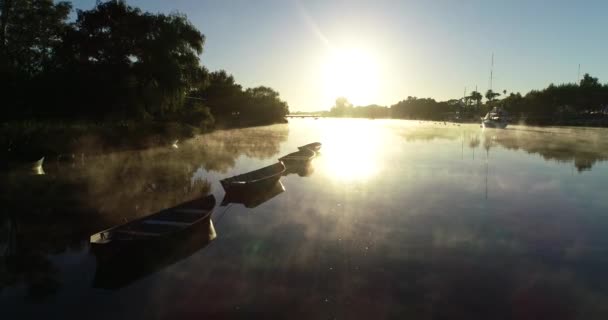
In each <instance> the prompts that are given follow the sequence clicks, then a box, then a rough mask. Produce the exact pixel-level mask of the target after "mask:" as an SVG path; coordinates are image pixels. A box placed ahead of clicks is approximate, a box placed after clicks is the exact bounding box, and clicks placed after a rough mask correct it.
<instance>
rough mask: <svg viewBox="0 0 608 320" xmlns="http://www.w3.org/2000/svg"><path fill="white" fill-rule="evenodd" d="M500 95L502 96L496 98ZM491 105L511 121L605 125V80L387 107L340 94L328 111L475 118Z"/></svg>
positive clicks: (356, 114) (368, 115)
mask: <svg viewBox="0 0 608 320" xmlns="http://www.w3.org/2000/svg"><path fill="white" fill-rule="evenodd" d="M500 96H504V98H503V99H499V97H500ZM484 97H485V101H484ZM493 107H501V108H503V109H505V110H506V111H507V112H508V113H509V114H510V115H511V116H512V118H513V121H522V122H526V123H531V124H594V122H593V121H595V120H599V122H598V123H599V124H606V125H608V123H606V118H608V84H601V83H600V82H599V80H598V79H597V78H594V77H592V76H590V75H589V74H585V75H584V77H583V78H582V79H581V81H580V82H579V83H578V84H576V83H568V84H561V85H557V86H556V85H554V84H550V85H549V86H548V87H547V88H545V89H542V90H532V91H530V92H528V93H527V94H525V95H521V94H520V93H509V94H507V91H506V90H503V91H502V93H499V92H494V91H492V90H488V91H487V92H486V93H485V95H482V94H481V93H480V92H478V91H473V92H471V93H470V94H469V95H468V96H466V97H464V98H461V99H451V100H447V101H436V100H435V99H432V98H417V97H407V99H405V100H402V101H399V102H397V103H396V104H394V105H392V106H391V107H390V108H386V107H380V106H377V105H370V106H367V107H354V106H353V105H352V104H351V103H349V102H348V100H347V99H346V98H344V97H340V98H338V99H337V100H336V103H335V105H334V106H333V107H332V108H331V110H330V112H329V113H328V115H329V116H335V117H366V118H374V117H377V118H381V117H391V118H397V119H417V120H434V121H443V120H474V121H477V120H478V119H479V117H480V116H483V115H484V114H485V113H487V112H488V111H489V110H490V109H492V108H493ZM577 121H578V122H577ZM602 121H603V122H602Z"/></svg>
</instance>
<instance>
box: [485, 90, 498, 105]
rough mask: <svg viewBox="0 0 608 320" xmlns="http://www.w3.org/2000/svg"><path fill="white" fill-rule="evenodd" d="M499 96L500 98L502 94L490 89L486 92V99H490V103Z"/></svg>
mask: <svg viewBox="0 0 608 320" xmlns="http://www.w3.org/2000/svg"><path fill="white" fill-rule="evenodd" d="M498 96H500V93H498V92H494V91H492V89H488V91H486V99H488V102H490V103H491V102H492V101H494V99H496V97H498Z"/></svg>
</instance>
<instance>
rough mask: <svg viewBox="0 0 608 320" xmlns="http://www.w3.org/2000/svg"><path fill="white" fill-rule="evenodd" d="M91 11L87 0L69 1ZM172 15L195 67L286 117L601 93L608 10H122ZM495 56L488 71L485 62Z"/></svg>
mask: <svg viewBox="0 0 608 320" xmlns="http://www.w3.org/2000/svg"><path fill="white" fill-rule="evenodd" d="M72 3H73V5H74V8H76V9H91V8H93V7H94V5H95V0H76V1H72ZM127 3H128V4H129V5H132V6H137V7H139V8H141V9H142V10H144V11H149V12H163V13H171V12H175V11H177V12H180V13H183V14H186V15H187V17H188V19H189V20H190V21H191V22H192V23H193V24H194V25H195V26H196V27H197V28H198V29H199V30H200V31H201V32H202V33H203V34H204V35H205V37H206V41H205V46H204V52H203V54H202V55H201V63H202V64H203V65H204V66H205V67H207V68H208V69H209V70H211V71H213V70H220V69H224V70H226V71H227V72H229V73H231V74H233V75H234V77H235V78H236V80H237V82H239V83H240V84H242V85H243V87H245V88H247V87H255V86H260V85H265V86H270V87H272V88H274V89H275V90H277V91H278V92H279V93H280V95H281V98H282V99H283V100H285V101H287V102H288V104H289V106H290V110H291V111H317V110H327V109H329V108H331V107H332V106H333V104H334V102H335V99H336V98H337V97H339V96H345V97H346V98H347V99H349V101H350V102H351V103H353V104H354V105H368V104H379V105H385V106H390V105H392V104H395V103H397V102H398V101H400V100H403V99H406V98H407V97H408V96H416V97H431V98H435V99H437V100H448V99H452V98H460V97H462V96H463V95H464V92H465V89H466V91H467V92H469V93H470V91H472V90H475V88H477V90H478V91H480V92H482V93H485V91H486V90H487V89H489V88H490V71H491V70H492V73H493V76H492V89H494V91H499V92H502V91H503V90H506V91H507V92H521V93H522V94H524V93H526V92H528V91H530V90H532V89H541V88H544V87H546V86H547V85H549V84H550V83H555V84H560V83H568V82H576V81H577V80H578V77H579V71H578V70H579V64H580V77H582V75H583V74H584V73H590V74H591V75H592V76H594V77H598V78H599V79H600V82H602V83H606V82H608V63H606V62H607V57H608V41H607V40H608V19H606V18H605V15H606V13H607V12H608V1H561V0H552V1H549V0H547V1H540V0H527V1H525V0H524V1H520V0H513V1H490V0H485V1H481V0H480V1H472V0H463V1H456V0H454V1H408V0H403V1H382V0H375V1H329V0H326V1H323V0H318V1H305V0H256V1H247V0H243V1H241V0H225V1H220V0H217V1H215V0H213V1H202V0H173V1H166V0H130V1H127ZM492 55H493V56H494V64H493V67H492V63H491V59H492Z"/></svg>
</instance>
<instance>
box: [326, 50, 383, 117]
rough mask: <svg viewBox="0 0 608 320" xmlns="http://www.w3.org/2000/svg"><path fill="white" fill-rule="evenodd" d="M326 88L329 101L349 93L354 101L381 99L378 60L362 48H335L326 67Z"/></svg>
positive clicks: (361, 103)
mask: <svg viewBox="0 0 608 320" xmlns="http://www.w3.org/2000/svg"><path fill="white" fill-rule="evenodd" d="M323 72H324V86H323V88H324V91H325V97H326V98H327V99H329V101H332V102H333V101H334V100H335V99H336V98H338V97H346V98H347V99H348V100H349V101H350V102H351V103H352V104H353V105H355V106H362V105H368V104H372V103H377V101H374V99H376V98H377V93H378V88H379V82H380V76H379V65H378V60H377V59H375V58H374V56H373V55H372V54H370V53H369V52H367V51H365V50H362V49H342V50H332V51H331V53H330V55H329V57H328V59H327V61H326V62H325V65H324V68H323Z"/></svg>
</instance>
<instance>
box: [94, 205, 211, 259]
mask: <svg viewBox="0 0 608 320" xmlns="http://www.w3.org/2000/svg"><path fill="white" fill-rule="evenodd" d="M214 207H215V197H214V196H213V195H208V196H205V197H202V198H199V199H195V200H191V201H188V202H184V203H182V204H179V205H177V206H175V207H172V208H168V209H164V210H161V211H159V212H157V213H154V214H151V215H149V216H145V217H142V218H139V219H136V220H133V221H130V222H127V223H125V224H122V225H119V226H115V227H112V228H109V229H106V230H103V231H100V232H98V233H95V234H93V235H92V236H91V237H90V243H91V249H93V250H107V253H110V254H111V253H117V252H121V251H122V252H124V251H129V250H131V249H142V248H147V247H151V246H154V245H157V244H161V243H166V242H168V241H172V240H174V239H178V238H180V236H182V235H187V234H188V233H189V231H192V230H195V229H196V227H197V226H199V225H202V224H204V222H205V221H206V220H209V217H210V216H211V213H212V212H213V208H214Z"/></svg>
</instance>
